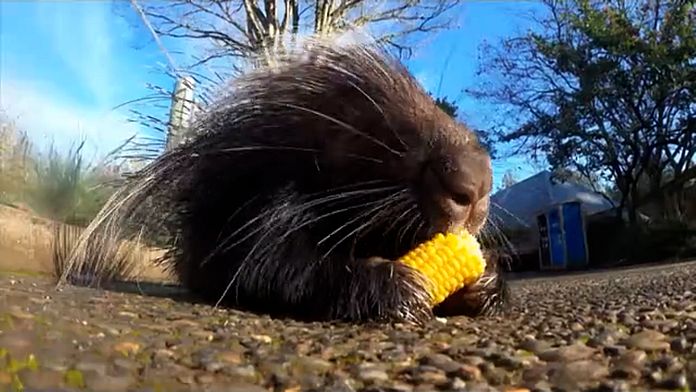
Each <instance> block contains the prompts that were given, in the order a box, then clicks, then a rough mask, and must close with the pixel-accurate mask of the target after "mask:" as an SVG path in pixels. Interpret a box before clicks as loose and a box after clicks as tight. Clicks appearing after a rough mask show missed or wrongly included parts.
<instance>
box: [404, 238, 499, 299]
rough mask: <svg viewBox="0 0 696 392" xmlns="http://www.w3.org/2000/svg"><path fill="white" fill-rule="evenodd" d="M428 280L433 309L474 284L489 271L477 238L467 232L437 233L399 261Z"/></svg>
mask: <svg viewBox="0 0 696 392" xmlns="http://www.w3.org/2000/svg"><path fill="white" fill-rule="evenodd" d="M399 261H400V262H401V263H404V264H406V265H408V266H410V267H411V268H414V269H415V270H417V271H419V272H420V273H421V274H423V275H424V277H425V278H426V279H427V281H428V284H429V285H430V287H429V293H430V296H431V297H432V300H433V305H437V304H439V303H441V302H442V301H444V300H445V299H446V298H447V297H448V296H450V295H451V294H452V293H454V292H456V291H457V290H459V289H461V288H462V287H464V286H466V285H469V284H473V283H475V282H476V280H478V279H479V277H480V276H481V275H482V274H483V272H484V270H485V269H486V260H485V259H484V257H483V253H482V252H481V248H480V247H479V244H478V242H477V241H476V238H475V237H474V236H473V235H471V234H470V233H468V232H460V233H446V234H442V233H438V234H436V235H435V236H434V237H433V238H432V239H431V240H429V241H427V242H424V243H422V244H420V245H418V246H417V247H416V248H414V249H413V250H411V251H410V252H409V253H407V254H406V255H404V256H403V257H402V258H401V259H399Z"/></svg>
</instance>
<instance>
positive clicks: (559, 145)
mask: <svg viewBox="0 0 696 392" xmlns="http://www.w3.org/2000/svg"><path fill="white" fill-rule="evenodd" d="M543 4H544V6H545V7H544V8H545V11H546V12H545V15H544V16H542V17H537V18H535V20H536V22H537V23H538V27H539V28H538V29H537V30H535V31H530V32H528V33H526V34H524V35H521V36H517V37H514V38H509V39H505V40H503V41H502V42H501V44H500V45H497V46H495V45H487V46H484V48H483V53H486V54H487V56H486V58H485V61H484V64H483V66H482V68H481V71H480V75H482V76H483V78H482V80H483V82H482V83H481V84H480V85H478V86H476V88H474V89H471V90H470V92H471V93H472V94H473V95H474V96H476V97H478V98H481V99H485V100H488V101H489V102H492V103H495V104H498V105H499V106H498V107H499V109H500V113H501V116H500V117H501V118H503V119H504V120H505V121H506V122H505V123H502V124H501V127H500V128H498V131H499V136H500V140H501V141H503V142H510V143H515V144H517V147H518V148H520V151H521V152H522V153H526V154H540V155H542V156H545V157H546V158H547V159H548V162H549V164H550V165H551V167H552V168H553V169H568V170H572V171H574V172H577V173H579V174H581V175H582V176H584V177H585V178H593V177H598V178H600V179H601V180H602V181H604V182H606V183H609V184H614V185H615V186H616V187H617V189H618V190H619V192H620V199H621V200H620V207H621V209H623V208H626V209H627V211H628V213H629V216H630V217H631V219H632V221H633V222H635V218H636V209H637V207H638V205H639V203H640V201H641V195H640V194H639V182H640V181H639V180H641V179H643V178H647V179H648V182H649V183H650V189H651V190H652V191H659V190H660V189H661V188H662V187H663V186H664V184H665V178H664V174H665V173H667V172H669V173H670V177H671V178H673V179H678V178H682V179H684V176H687V175H688V176H692V175H696V171H694V170H693V169H692V167H693V166H694V158H695V155H696V10H695V8H694V2H693V1H686V0H674V1H661V0H635V1H624V0H604V1H590V0H568V1H561V0H544V1H543ZM683 182H684V181H681V183H683ZM682 188H683V187H682ZM682 190H683V189H681V188H679V187H677V189H674V187H672V190H671V191H672V192H681V191H682ZM658 193H659V192H658ZM678 204H679V203H677V205H675V206H673V207H674V208H676V209H677V210H678V209H679V208H680V207H679V205H678Z"/></svg>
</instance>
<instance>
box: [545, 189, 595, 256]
mask: <svg viewBox="0 0 696 392" xmlns="http://www.w3.org/2000/svg"><path fill="white" fill-rule="evenodd" d="M537 222H538V223H539V266H540V268H541V269H554V270H562V269H578V268H583V267H585V266H587V264H588V256H587V255H588V252H587V234H586V231H585V219H584V216H583V214H582V205H581V204H580V202H577V201H573V202H567V203H563V204H560V205H558V206H555V207H553V208H551V209H550V210H548V211H547V212H546V213H545V214H541V215H539V216H538V217H537Z"/></svg>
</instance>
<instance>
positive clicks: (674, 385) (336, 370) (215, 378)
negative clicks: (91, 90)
mask: <svg viewBox="0 0 696 392" xmlns="http://www.w3.org/2000/svg"><path fill="white" fill-rule="evenodd" d="M512 289H513V294H514V296H515V299H514V306H513V309H512V310H511V313H510V314H509V315H507V316H505V317H500V318H490V319H479V320H470V319H466V318H452V319H448V320H446V321H443V320H435V321H433V323H432V324H431V325H429V326H427V328H422V329H418V328H414V327H410V326H404V325H396V326H389V327H387V326H354V325H330V324H319V323H316V324H305V323H298V322H292V321H287V320H272V319H269V318H267V317H263V316H256V315H250V314H246V313H242V312H236V311H228V310H219V309H218V310H216V309H213V308H211V307H209V306H204V305H198V304H191V303H187V302H183V301H175V300H174V299H172V298H161V297H155V296H144V295H137V294H127V293H117V292H113V291H111V292H107V291H94V290H89V289H85V288H76V287H67V288H64V289H62V290H60V291H56V290H54V289H53V287H52V285H51V282H50V280H47V279H44V278H40V277H27V276H11V275H9V274H2V275H0V292H1V294H0V298H1V299H0V391H4V390H8V391H11V390H25V391H57V390H61V391H62V390H66V391H67V390H80V389H82V390H89V391H250V392H254V391H264V390H275V391H301V390H326V391H358V390H362V391H428V390H461V391H488V390H504V391H527V390H531V391H561V390H565V391H577V390H593V391H629V390H631V391H633V390H681V391H688V390H690V389H689V385H691V386H692V387H693V386H696V376H695V375H696V345H695V342H696V262H692V263H685V264H679V265H673V266H668V267H660V268H651V269H643V270H635V271H615V272H611V273H601V274H586V275H578V276H572V277H564V278H562V279H556V280H554V279H525V280H520V281H515V282H514V283H513V287H512Z"/></svg>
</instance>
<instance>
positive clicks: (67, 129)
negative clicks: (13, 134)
mask: <svg viewBox="0 0 696 392" xmlns="http://www.w3.org/2000/svg"><path fill="white" fill-rule="evenodd" d="M0 83H1V84H0V106H1V107H2V109H3V110H4V111H5V112H7V113H8V115H9V116H10V118H11V119H14V120H15V121H16V122H17V125H18V126H19V127H20V128H21V129H23V130H25V131H26V132H27V133H28V134H29V137H30V138H31V139H32V140H34V141H36V143H37V144H39V145H41V146H46V145H47V144H48V143H50V142H51V141H54V142H55V145H56V147H58V148H67V147H70V145H71V143H76V142H78V141H79V140H81V139H84V140H85V150H86V151H85V152H86V153H87V154H88V155H87V156H86V158H88V159H89V158H91V157H95V158H96V155H97V154H98V155H101V154H104V153H108V152H109V151H110V150H112V149H114V148H116V147H118V146H119V145H120V144H122V143H123V142H124V141H126V140H127V139H128V138H130V137H131V136H133V135H136V134H141V130H140V128H139V126H137V125H136V124H134V123H129V122H127V121H126V118H125V116H123V115H122V114H121V113H118V112H114V111H111V110H103V111H99V110H95V109H93V108H91V107H84V106H81V105H79V104H77V103H75V102H71V100H69V99H66V97H65V96H63V95H62V94H60V93H59V92H56V91H52V90H51V88H50V87H49V86H47V85H45V84H40V83H37V82H28V81H20V80H17V79H14V80H6V79H3V80H2V81H0Z"/></svg>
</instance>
